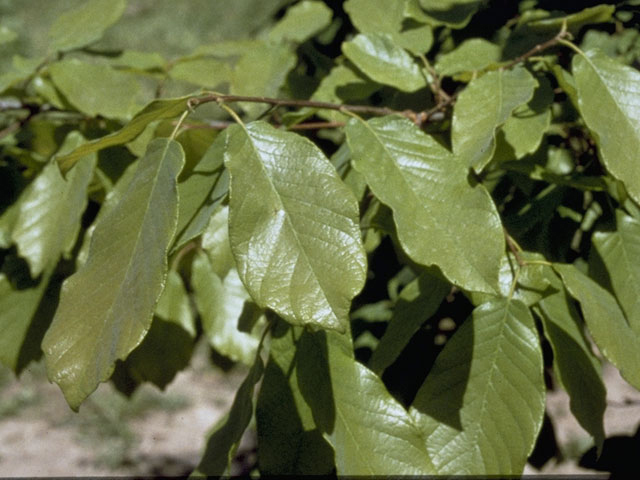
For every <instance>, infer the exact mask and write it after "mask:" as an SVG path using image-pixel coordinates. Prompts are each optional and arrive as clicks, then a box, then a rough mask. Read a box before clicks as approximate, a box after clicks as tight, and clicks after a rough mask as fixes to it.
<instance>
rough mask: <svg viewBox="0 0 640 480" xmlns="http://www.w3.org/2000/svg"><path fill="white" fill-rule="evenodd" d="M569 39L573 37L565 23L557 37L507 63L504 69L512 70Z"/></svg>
mask: <svg viewBox="0 0 640 480" xmlns="http://www.w3.org/2000/svg"><path fill="white" fill-rule="evenodd" d="M569 37H571V34H570V33H569V32H568V31H567V23H566V22H565V23H563V25H562V28H561V29H560V31H559V32H558V33H557V35H556V36H555V37H553V38H550V39H549V40H547V41H546V42H542V43H539V44H537V45H536V46H534V47H533V48H532V49H531V50H529V51H528V52H526V53H523V54H522V55H520V56H519V57H516V58H514V59H513V60H512V61H510V62H509V63H507V64H506V65H505V66H503V67H502V68H504V69H509V68H512V67H514V66H516V65H517V64H519V63H522V62H524V61H525V60H527V59H528V58H529V57H532V56H533V55H535V54H537V53H540V52H542V51H543V50H546V49H548V48H551V47H554V46H556V45H559V44H564V40H565V39H566V38H569Z"/></svg>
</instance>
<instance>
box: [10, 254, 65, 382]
mask: <svg viewBox="0 0 640 480" xmlns="http://www.w3.org/2000/svg"><path fill="white" fill-rule="evenodd" d="M5 262H6V260H5ZM51 270H53V268H52V267H50V268H49V271H47V272H45V273H44V274H43V275H42V277H41V278H40V279H39V281H38V282H34V281H32V280H31V279H21V280H23V281H21V282H17V283H18V284H17V285H15V284H12V281H11V279H10V278H9V277H8V276H7V275H6V274H5V273H4V272H2V273H0V312H2V314H1V315H0V330H1V331H2V335H0V362H1V363H2V364H3V365H4V366H6V367H8V368H10V369H11V370H13V371H14V372H18V371H19V370H20V369H21V367H22V366H23V363H24V361H23V360H22V356H23V353H22V352H23V349H24V348H25V344H26V343H27V342H28V341H29V333H30V329H31V328H32V323H33V322H34V317H35V316H36V312H37V310H38V308H39V306H40V303H41V301H42V298H43V296H44V294H45V291H46V289H47V284H48V283H49V279H50V277H51ZM22 273H23V275H25V274H26V272H24V271H23V272H22ZM24 280H26V281H24Z"/></svg>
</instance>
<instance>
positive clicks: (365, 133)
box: [346, 117, 504, 293]
mask: <svg viewBox="0 0 640 480" xmlns="http://www.w3.org/2000/svg"><path fill="white" fill-rule="evenodd" d="M346 132H347V140H348V142H349V147H350V148H351V151H352V155H353V165H354V167H355V168H356V170H358V171H360V172H361V173H362V174H363V175H364V176H365V178H366V180H367V183H368V184H369V187H370V188H371V190H372V191H373V193H374V194H375V195H376V196H377V197H378V198H379V199H380V201H381V202H383V203H385V204H386V205H388V206H389V207H391V209H392V210H393V215H394V221H395V224H396V226H397V230H398V238H399V239H400V243H401V244H402V247H403V249H404V250H405V251H406V253H407V254H408V255H409V257H411V258H412V259H413V260H414V261H416V262H418V263H420V264H423V265H437V266H438V267H439V268H440V269H441V270H442V272H443V273H444V275H445V276H446V277H447V278H448V279H449V280H451V282H453V283H454V284H456V285H459V286H460V287H462V288H464V289H466V290H472V291H481V292H487V293H495V289H496V288H497V283H498V268H499V263H500V258H501V257H502V255H503V251H504V234H503V231H502V226H501V223H500V218H499V216H498V213H497V211H496V208H495V206H494V204H493V202H492V200H491V198H490V197H489V194H488V193H487V192H486V190H484V188H483V187H482V186H475V187H472V186H471V185H469V182H468V181H467V170H466V168H465V166H464V165H462V164H461V163H460V162H458V161H457V160H456V158H454V157H453V156H452V155H451V154H450V153H449V151H447V150H446V149H445V148H444V147H442V146H441V145H440V144H438V143H437V142H436V141H435V140H433V138H431V137H429V136H428V135H426V134H424V133H423V132H421V131H420V130H419V129H418V127H416V126H415V125H414V124H412V123H411V122H410V121H409V120H407V119H404V118H397V117H384V118H378V119H372V120H370V121H368V122H360V121H355V120H354V121H352V122H350V123H349V124H348V126H347V129H346ZM427 239H428V240H427Z"/></svg>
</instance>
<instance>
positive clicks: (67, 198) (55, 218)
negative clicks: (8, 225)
mask: <svg viewBox="0 0 640 480" xmlns="http://www.w3.org/2000/svg"><path fill="white" fill-rule="evenodd" d="M82 142H83V139H82V137H81V136H80V134H79V133H77V132H72V133H71V134H69V136H68V137H67V139H66V140H65V143H64V144H63V146H62V147H61V150H63V151H64V150H66V151H68V150H70V149H73V148H75V147H77V146H78V145H79V144H80V143H82ZM96 161H97V156H96V155H95V154H93V155H91V156H90V157H89V158H86V159H84V161H83V162H82V164H81V165H80V166H79V167H78V168H76V169H75V170H74V171H73V172H71V174H70V175H69V176H68V177H67V179H66V181H65V179H63V178H62V176H61V175H60V170H59V169H58V166H57V165H56V164H55V163H49V164H47V166H45V168H44V169H43V170H42V172H40V174H39V175H38V177H36V178H35V180H34V181H33V182H31V183H30V184H29V186H28V187H27V188H26V189H25V191H24V192H23V193H22V195H21V196H20V199H19V200H18V205H19V213H18V214H17V215H18V218H17V219H16V221H15V224H14V227H13V231H12V234H11V238H12V239H13V241H14V242H15V244H16V245H17V247H18V252H19V254H20V256H22V257H23V258H25V259H26V260H27V262H28V263H29V269H30V271H31V276H32V277H33V278H36V277H38V276H39V275H40V274H41V273H42V272H43V271H44V270H45V268H47V266H49V267H52V266H54V265H55V264H56V263H57V262H58V259H59V258H60V255H63V254H64V255H67V254H69V253H70V251H71V249H72V248H73V245H74V244H75V242H76V238H77V236H78V232H79V230H80V219H81V217H82V213H83V212H84V209H85V207H86V206H87V187H88V185H89V182H90V181H91V179H92V178H93V169H94V167H95V165H96Z"/></svg>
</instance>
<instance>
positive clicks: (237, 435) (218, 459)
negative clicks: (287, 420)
mask: <svg viewBox="0 0 640 480" xmlns="http://www.w3.org/2000/svg"><path fill="white" fill-rule="evenodd" d="M263 372H264V364H263V363H262V359H261V358H260V355H256V359H255V363H254V364H253V366H252V367H251V369H250V370H249V373H248V374H247V378H245V380H244V381H243V382H242V385H240V388H239V389H238V391H237V392H236V396H235V398H234V399H233V404H232V405H231V410H230V411H229V414H228V415H227V416H226V417H225V418H223V419H222V420H221V421H220V422H219V423H218V425H216V426H215V427H214V429H213V431H212V432H211V433H210V434H209V438H208V440H207V446H206V447H205V451H204V454H203V456H202V459H201V460H200V463H199V464H198V467H197V468H196V470H195V471H194V472H193V475H211V476H220V475H225V474H228V469H229V465H230V464H231V460H232V459H233V457H234V455H235V453H236V450H237V449H238V445H240V440H241V439H242V435H243V433H244V431H245V430H246V429H247V427H248V426H249V422H250V421H251V417H253V390H254V388H255V385H256V384H257V383H258V382H259V381H260V379H261V378H262V374H263Z"/></svg>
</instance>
